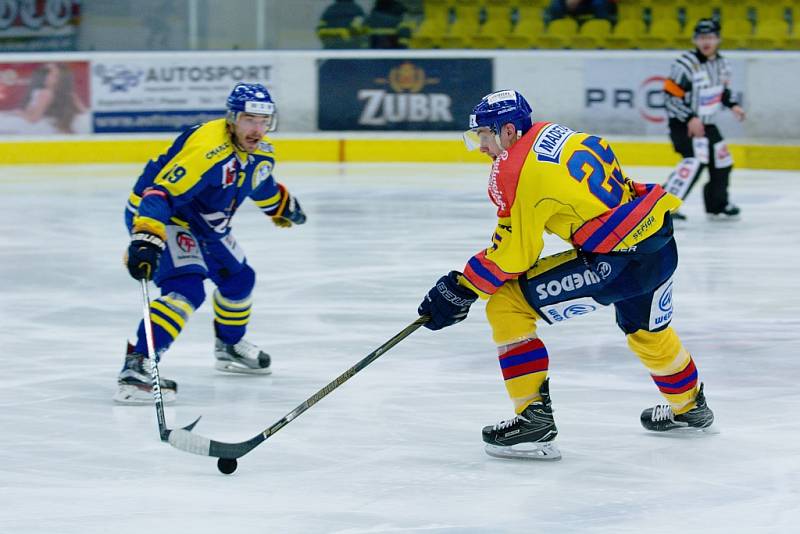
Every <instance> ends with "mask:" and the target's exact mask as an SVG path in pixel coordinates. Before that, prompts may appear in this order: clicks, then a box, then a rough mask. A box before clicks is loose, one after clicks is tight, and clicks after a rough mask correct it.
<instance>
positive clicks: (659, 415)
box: [651, 404, 673, 421]
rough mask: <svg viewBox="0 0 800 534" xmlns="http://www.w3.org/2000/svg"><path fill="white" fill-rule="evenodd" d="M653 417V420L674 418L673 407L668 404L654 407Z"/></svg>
mask: <svg viewBox="0 0 800 534" xmlns="http://www.w3.org/2000/svg"><path fill="white" fill-rule="evenodd" d="M651 419H652V420H653V421H666V420H672V419H673V417H672V408H671V407H670V406H669V405H668V404H659V405H658V406H656V407H655V408H653V415H652V417H651Z"/></svg>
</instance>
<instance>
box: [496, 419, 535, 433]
mask: <svg viewBox="0 0 800 534" xmlns="http://www.w3.org/2000/svg"><path fill="white" fill-rule="evenodd" d="M520 420H523V421H526V422H527V421H528V420H527V419H525V418H524V417H522V416H521V415H517V416H516V417H514V418H512V419H505V420H503V421H500V422H499V423H497V424H496V425H494V429H495V430H505V429H506V428H510V427H512V426H514V425H516V424H517V423H518V422H519V421H520Z"/></svg>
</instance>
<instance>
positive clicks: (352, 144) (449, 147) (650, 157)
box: [0, 137, 800, 170]
mask: <svg viewBox="0 0 800 534" xmlns="http://www.w3.org/2000/svg"><path fill="white" fill-rule="evenodd" d="M170 142H171V140H167V139H124V140H123V139H119V140H118V139H89V140H75V141H72V140H59V141H10V142H0V164H4V165H8V164H36V163H44V164H53V163H144V162H145V161H147V160H148V159H151V158H153V157H155V156H157V155H158V154H160V153H162V152H163V151H164V150H165V149H166V148H167V147H168V146H169V144H170ZM273 143H274V146H275V150H276V155H277V157H278V161H279V162H323V163H324V162H328V163H469V162H475V163H485V162H486V157H485V156H482V155H481V154H480V153H477V152H467V151H466V150H465V148H464V145H463V143H462V142H461V141H460V140H442V139H408V138H405V139H391V138H380V139H365V138H353V139H347V138H340V139H333V138H329V137H326V138H310V137H304V138H286V139H282V138H279V137H275V138H274V139H273ZM612 146H613V147H614V151H615V152H616V153H617V155H618V156H619V159H620V161H621V162H622V164H623V165H630V166H633V165H636V166H639V165H654V166H672V165H675V164H676V163H677V161H678V156H677V155H676V154H675V152H674V151H673V150H672V146H671V145H670V144H668V143H658V142H637V141H612ZM730 149H731V152H732V154H733V158H734V162H735V163H734V164H735V166H737V167H739V168H748V169H787V170H797V169H800V147H799V146H792V145H754V144H741V145H737V144H731V147H730Z"/></svg>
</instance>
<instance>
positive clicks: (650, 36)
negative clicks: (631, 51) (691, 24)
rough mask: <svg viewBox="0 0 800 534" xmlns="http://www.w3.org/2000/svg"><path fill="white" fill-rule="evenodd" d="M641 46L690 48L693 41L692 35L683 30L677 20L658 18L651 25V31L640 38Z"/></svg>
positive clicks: (651, 47)
mask: <svg viewBox="0 0 800 534" xmlns="http://www.w3.org/2000/svg"><path fill="white" fill-rule="evenodd" d="M639 42H640V43H641V48H648V49H667V48H689V47H690V46H691V45H692V43H691V40H690V37H688V36H685V35H684V34H683V33H682V32H681V25H680V23H679V22H678V21H677V20H674V19H666V20H656V21H653V23H652V24H651V25H650V31H649V32H647V33H646V34H644V35H642V36H641V37H640V38H639Z"/></svg>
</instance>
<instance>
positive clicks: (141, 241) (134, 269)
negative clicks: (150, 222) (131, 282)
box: [125, 231, 166, 280]
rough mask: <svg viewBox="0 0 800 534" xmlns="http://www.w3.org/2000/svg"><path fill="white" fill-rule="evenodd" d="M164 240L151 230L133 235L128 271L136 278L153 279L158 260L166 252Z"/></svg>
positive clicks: (129, 251)
mask: <svg viewBox="0 0 800 534" xmlns="http://www.w3.org/2000/svg"><path fill="white" fill-rule="evenodd" d="M165 248H166V244H165V243H164V240H163V239H161V238H160V237H159V236H157V235H155V234H151V233H149V232H141V231H140V232H136V233H134V234H133V235H131V244H130V245H129V246H128V255H127V259H126V262H125V263H126V264H127V266H128V272H129V273H130V274H131V276H132V277H133V278H134V279H136V280H151V279H152V278H153V274H155V272H156V269H157V268H158V260H159V258H160V257H161V253H162V252H164V249H165Z"/></svg>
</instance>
